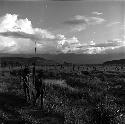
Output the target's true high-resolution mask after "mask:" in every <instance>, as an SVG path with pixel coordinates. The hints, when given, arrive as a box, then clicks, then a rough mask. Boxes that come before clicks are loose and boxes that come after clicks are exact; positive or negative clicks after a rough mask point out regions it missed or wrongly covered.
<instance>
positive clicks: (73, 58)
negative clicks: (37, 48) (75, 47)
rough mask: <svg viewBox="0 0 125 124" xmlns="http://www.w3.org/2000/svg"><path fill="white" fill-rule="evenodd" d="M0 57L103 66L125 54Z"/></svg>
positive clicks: (15, 55) (6, 55)
mask: <svg viewBox="0 0 125 124" xmlns="http://www.w3.org/2000/svg"><path fill="white" fill-rule="evenodd" d="M0 57H23V58H32V57H39V58H42V59H43V61H44V62H46V60H49V61H52V62H57V63H64V61H65V62H69V63H74V64H103V63H104V62H107V61H110V60H119V59H125V54H124V53H121V54H75V53H69V54H63V53H61V54H37V55H34V54H0ZM40 61H42V60H40Z"/></svg>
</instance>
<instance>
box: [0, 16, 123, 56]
mask: <svg viewBox="0 0 125 124" xmlns="http://www.w3.org/2000/svg"><path fill="white" fill-rule="evenodd" d="M75 19H76V20H77V21H80V23H78V22H77V21H73V22H72V23H71V24H70V23H69V22H68V23H67V24H69V25H78V26H80V25H81V24H82V25H83V24H85V25H86V26H89V25H95V24H101V23H102V21H101V19H98V18H95V17H87V18H86V17H83V16H79V15H77V16H75ZM83 20H84V21H83ZM90 20H91V21H90ZM34 41H37V52H38V53H83V54H98V53H100V54H102V53H103V54H104V53H110V52H112V51H114V50H115V49H116V50H117V51H118V50H119V49H120V48H121V47H123V46H125V43H124V42H123V41H122V40H120V39H114V40H110V41H107V42H105V43H96V42H94V41H90V42H86V43H81V42H80V41H79V39H78V38H77V37H76V36H72V37H70V38H67V37H66V36H65V35H63V34H53V33H52V32H50V31H48V30H46V29H42V28H34V27H33V26H32V23H31V21H30V20H29V19H27V18H26V19H20V18H19V17H18V15H16V14H13V15H12V14H6V15H5V16H2V17H0V52H1V53H2V52H3V53H6V52H7V53H8V52H9V53H33V52H34V47H35V46H34Z"/></svg>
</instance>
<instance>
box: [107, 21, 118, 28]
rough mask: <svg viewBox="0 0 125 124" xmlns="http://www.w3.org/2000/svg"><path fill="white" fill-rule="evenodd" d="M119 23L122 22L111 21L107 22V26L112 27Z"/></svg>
mask: <svg viewBox="0 0 125 124" xmlns="http://www.w3.org/2000/svg"><path fill="white" fill-rule="evenodd" d="M117 24H120V22H119V21H116V22H111V23H109V24H107V25H106V26H107V27H112V26H114V25H117Z"/></svg>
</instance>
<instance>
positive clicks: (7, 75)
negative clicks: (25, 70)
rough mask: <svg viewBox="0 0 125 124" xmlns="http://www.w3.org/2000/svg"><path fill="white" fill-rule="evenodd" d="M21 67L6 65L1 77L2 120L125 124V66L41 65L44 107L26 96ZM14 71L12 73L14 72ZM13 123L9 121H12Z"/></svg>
mask: <svg viewBox="0 0 125 124" xmlns="http://www.w3.org/2000/svg"><path fill="white" fill-rule="evenodd" d="M20 70H21V68H19V67H18V68H11V69H7V68H3V70H2V71H1V78H0V100H1V101H0V121H1V122H3V123H7V122H10V123H11V121H13V122H12V123H13V124H14V123H15V124H16V123H17V122H18V123H19V122H20V123H21V124H22V123H24V124H25V123H28V124H29V123H34V124H37V123H38V124H39V123H41V124H63V123H64V124H124V123H125V67H124V66H123V65H84V66H83V65H81V66H80V65H74V66H66V65H65V66H64V65H51V66H39V67H37V70H36V73H37V75H38V76H39V77H40V78H43V80H44V81H43V83H44V86H45V87H44V99H43V101H44V102H43V103H44V104H43V109H42V110H41V109H40V106H39V102H40V99H38V100H37V106H31V103H27V102H26V101H25V99H24V93H23V90H22V86H21V83H20V78H19V77H20V76H19V74H20V73H19V72H20ZM10 71H11V72H10ZM10 123H9V124H10Z"/></svg>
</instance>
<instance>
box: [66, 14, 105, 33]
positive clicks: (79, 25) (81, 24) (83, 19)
mask: <svg viewBox="0 0 125 124" xmlns="http://www.w3.org/2000/svg"><path fill="white" fill-rule="evenodd" d="M105 21H106V20H105V19H103V18H100V17H93V16H92V17H87V16H81V15H76V16H74V17H73V18H71V19H69V20H67V21H65V22H64V24H66V25H70V26H72V27H73V30H74V31H82V30H85V29H86V27H87V26H89V25H97V24H102V23H103V22H105Z"/></svg>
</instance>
